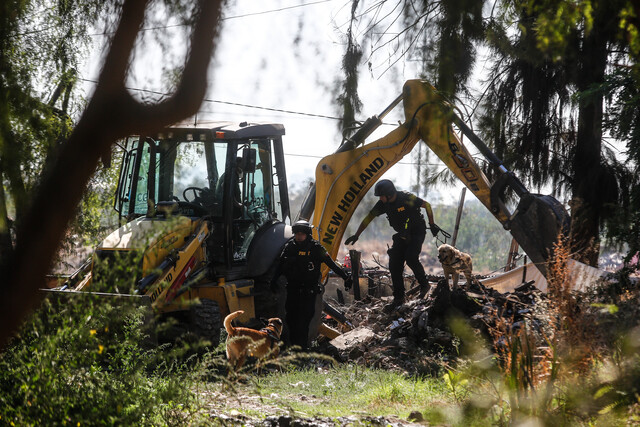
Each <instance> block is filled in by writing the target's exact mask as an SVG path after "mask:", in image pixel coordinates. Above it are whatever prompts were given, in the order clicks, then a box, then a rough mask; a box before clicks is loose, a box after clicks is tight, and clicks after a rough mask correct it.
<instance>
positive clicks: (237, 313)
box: [224, 310, 244, 337]
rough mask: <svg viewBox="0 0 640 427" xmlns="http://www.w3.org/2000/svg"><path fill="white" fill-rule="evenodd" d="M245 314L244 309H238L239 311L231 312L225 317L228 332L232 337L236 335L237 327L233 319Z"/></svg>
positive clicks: (225, 326)
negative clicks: (233, 323) (234, 325)
mask: <svg viewBox="0 0 640 427" xmlns="http://www.w3.org/2000/svg"><path fill="white" fill-rule="evenodd" d="M243 314H244V311H242V310H238V311H234V312H233V313H230V314H229V315H228V316H227V317H225V318H224V328H225V329H226V330H227V334H228V335H229V336H230V337H232V336H234V335H235V332H236V328H234V327H233V325H232V324H231V322H232V321H233V319H235V318H236V317H238V316H242V315H243Z"/></svg>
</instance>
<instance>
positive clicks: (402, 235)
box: [345, 179, 440, 308]
mask: <svg viewBox="0 0 640 427" xmlns="http://www.w3.org/2000/svg"><path fill="white" fill-rule="evenodd" d="M374 194H375V195H376V196H378V197H380V200H379V201H378V202H377V203H376V204H375V205H374V206H373V208H372V209H371V211H369V213H368V214H367V216H366V217H364V219H363V220H362V222H361V223H360V226H359V227H358V230H357V231H356V234H354V235H353V236H351V237H349V238H347V240H346V241H345V244H347V245H352V244H354V243H355V242H356V241H357V240H358V237H360V234H362V232H363V231H364V229H365V228H367V226H368V225H369V223H370V222H371V221H373V219H374V218H376V217H377V216H380V215H382V214H386V215H387V219H388V220H389V225H391V227H392V228H393V229H394V230H395V232H396V234H394V235H393V245H392V247H391V248H390V249H389V251H388V254H389V271H390V273H391V282H392V284H393V302H392V303H391V305H390V307H389V308H394V307H398V306H400V305H402V304H403V303H404V278H403V271H404V264H405V263H406V264H407V265H408V266H409V268H411V270H413V274H414V275H415V277H416V280H417V281H418V283H419V284H420V297H421V298H423V297H424V296H425V295H426V294H427V292H428V291H429V281H428V280H427V276H426V274H425V272H424V267H423V266H422V264H421V263H420V260H419V258H418V257H419V255H420V252H422V243H423V242H424V238H425V235H426V231H427V225H426V223H425V221H424V216H422V213H421V212H420V208H424V209H425V211H426V212H427V217H428V218H429V228H430V229H431V234H433V236H434V237H435V236H436V235H437V234H438V232H439V231H440V227H438V226H437V225H436V224H435V223H434V221H433V211H432V210H431V205H430V204H429V203H427V202H426V201H424V200H422V199H421V198H419V197H418V196H416V195H414V194H411V193H409V192H406V191H397V190H396V187H395V185H393V182H391V181H389V180H388V179H383V180H381V181H380V182H378V183H377V184H376V186H375V190H374Z"/></svg>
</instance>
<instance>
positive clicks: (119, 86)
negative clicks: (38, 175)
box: [0, 0, 221, 349]
mask: <svg viewBox="0 0 640 427" xmlns="http://www.w3.org/2000/svg"><path fill="white" fill-rule="evenodd" d="M147 3H148V1H147V0H126V1H125V3H124V5H123V8H122V16H121V20H120V23H119V25H118V29H117V30H116V34H115V36H114V38H113V40H112V43H111V46H110V49H109V53H108V54H107V57H106V60H105V64H104V66H103V70H102V72H101V74H100V79H99V83H98V85H97V88H96V91H95V93H94V95H93V97H92V99H91V101H90V103H89V105H88V107H87V109H86V110H85V112H84V113H83V115H82V117H81V118H80V121H79V123H78V125H77V126H76V128H75V129H74V131H73V133H72V134H71V136H70V137H69V140H68V141H66V142H65V143H64V144H63V145H62V146H61V150H60V153H59V156H58V158H57V160H56V162H55V164H54V165H53V166H52V167H51V168H49V169H48V171H47V172H46V174H45V176H44V177H43V178H42V180H41V182H40V185H39V186H38V188H37V189H36V192H35V194H34V197H33V199H32V201H31V204H30V205H29V207H28V209H27V213H26V215H25V218H23V220H22V221H21V222H20V224H19V228H18V230H17V233H16V247H15V251H14V253H13V254H12V256H11V257H9V258H7V259H3V260H2V261H1V265H0V274H1V276H0V277H2V281H1V282H0V295H2V298H0V321H1V323H2V325H3V327H2V328H0V349H1V348H4V347H5V345H6V344H7V342H8V340H9V339H10V337H11V336H12V335H13V334H14V333H15V332H16V331H17V329H18V327H19V326H20V324H21V322H22V320H23V319H24V318H25V316H26V315H27V314H28V313H29V311H30V310H31V309H33V308H35V307H37V306H38V304H39V303H40V302H41V299H42V295H41V294H40V293H39V292H38V289H39V288H41V287H43V286H44V278H45V275H46V274H47V273H48V272H49V270H50V266H51V264H52V261H53V259H54V256H55V254H56V251H57V249H58V246H59V244H60V241H61V239H62V237H63V236H64V232H65V230H66V229H67V226H68V223H69V222H70V220H71V219H72V218H73V216H74V214H75V212H76V209H77V206H78V204H79V202H80V200H81V198H82V194H83V192H84V189H85V187H86V185H87V182H88V181H89V179H90V178H91V176H92V175H93V173H94V172H95V170H96V168H97V166H98V161H99V159H100V157H101V156H102V155H103V154H104V153H107V152H109V150H110V148H111V145H112V144H113V143H114V142H115V141H116V140H117V139H118V138H122V137H125V136H127V135H129V134H130V133H132V132H134V131H141V132H142V131H147V130H153V129H159V128H161V127H164V126H167V125H170V124H172V123H175V122H177V121H179V120H182V119H185V118H187V117H189V116H191V115H193V114H194V113H195V112H197V110H198V108H199V106H200V104H201V102H202V99H203V98H204V94H205V91H206V86H207V77H206V76H207V68H208V65H209V62H210V59H211V56H212V54H213V50H214V37H215V35H216V34H217V27H218V23H219V17H220V7H221V0H215V1H214V0H200V5H201V8H200V14H199V17H198V20H197V21H196V25H195V28H194V31H193V33H192V43H191V51H190V53H189V57H188V60H187V63H186V65H185V69H184V72H183V75H182V79H181V81H180V83H179V85H178V88H177V90H176V92H175V93H174V95H173V96H171V97H170V98H169V99H167V100H166V101H163V102H161V103H159V104H157V105H143V104H140V103H138V102H137V101H135V100H134V99H133V98H132V97H131V95H130V94H129V93H128V91H127V90H126V88H125V78H126V74H127V70H128V64H129V58H130V56H131V52H132V50H133V47H134V44H135V39H136V36H137V33H138V31H139V29H140V27H141V25H142V22H143V19H144V11H145V9H146V7H147Z"/></svg>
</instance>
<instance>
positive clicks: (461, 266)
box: [438, 244, 473, 289]
mask: <svg viewBox="0 0 640 427" xmlns="http://www.w3.org/2000/svg"><path fill="white" fill-rule="evenodd" d="M438 259H439V260H440V263H441V264H442V269H443V270H444V278H445V279H447V281H448V280H449V275H451V281H452V283H453V289H458V279H459V278H460V273H464V277H466V278H467V286H469V285H471V281H472V279H473V277H472V276H471V270H472V268H473V266H472V265H471V256H470V255H469V254H466V253H464V252H461V251H459V250H458V249H456V248H454V247H453V246H451V245H447V244H444V245H440V247H439V248H438Z"/></svg>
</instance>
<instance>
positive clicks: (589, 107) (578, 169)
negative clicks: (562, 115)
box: [571, 22, 607, 267]
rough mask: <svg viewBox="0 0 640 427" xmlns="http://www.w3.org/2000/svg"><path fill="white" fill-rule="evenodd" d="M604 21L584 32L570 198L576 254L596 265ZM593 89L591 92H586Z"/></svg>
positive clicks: (577, 256) (576, 256)
mask: <svg viewBox="0 0 640 427" xmlns="http://www.w3.org/2000/svg"><path fill="white" fill-rule="evenodd" d="M598 24H599V25H601V26H602V25H604V23H603V22H594V27H593V29H592V30H591V32H590V33H589V34H588V35H585V37H584V40H583V47H582V52H581V64H580V67H579V75H578V79H577V80H578V90H579V91H580V93H581V98H580V100H579V105H578V134H577V143H576V151H575V157H574V164H573V168H574V177H573V178H574V186H573V200H572V201H571V214H572V221H571V237H572V249H573V251H574V252H575V256H574V258H575V259H577V260H579V261H582V262H584V263H586V264H588V265H591V266H594V267H597V265H598V256H599V254H600V238H599V231H600V219H601V218H600V211H601V208H602V201H601V200H602V195H601V194H599V192H598V190H597V189H598V183H599V177H600V176H602V161H601V149H602V120H603V94H602V92H600V91H599V90H598V89H596V88H595V85H598V84H601V83H603V82H604V76H605V68H606V64H607V42H606V40H607V37H603V32H604V31H606V30H605V29H604V28H602V27H600V26H598ZM587 91H591V93H590V94H586V92H587Z"/></svg>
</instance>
